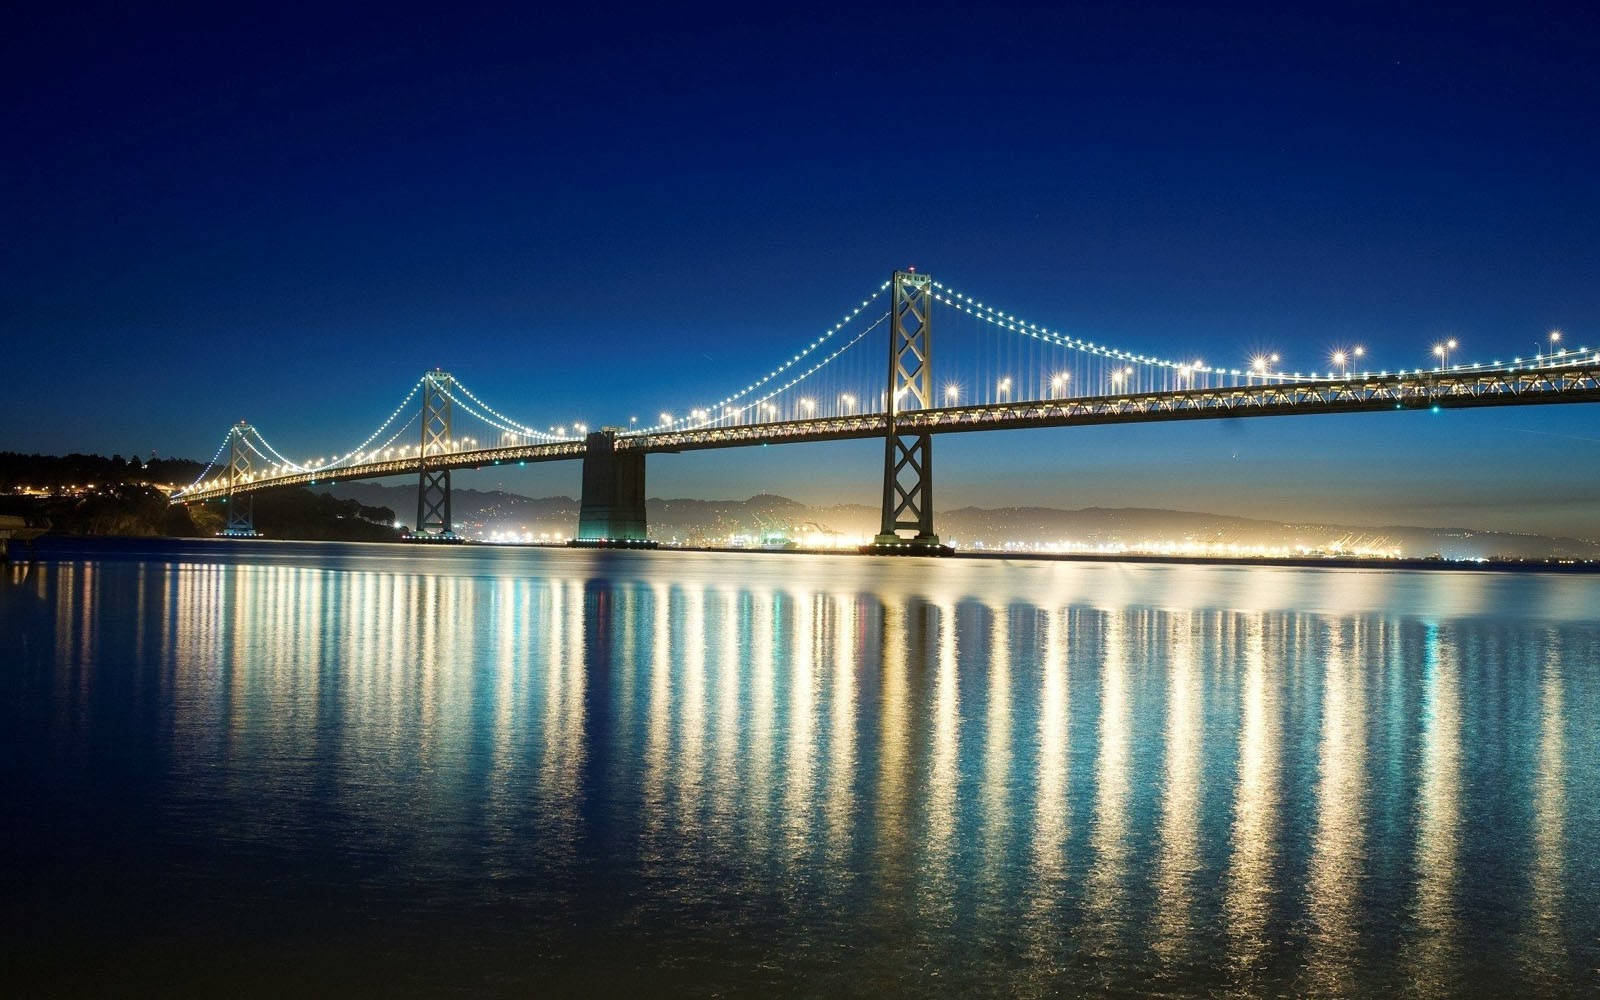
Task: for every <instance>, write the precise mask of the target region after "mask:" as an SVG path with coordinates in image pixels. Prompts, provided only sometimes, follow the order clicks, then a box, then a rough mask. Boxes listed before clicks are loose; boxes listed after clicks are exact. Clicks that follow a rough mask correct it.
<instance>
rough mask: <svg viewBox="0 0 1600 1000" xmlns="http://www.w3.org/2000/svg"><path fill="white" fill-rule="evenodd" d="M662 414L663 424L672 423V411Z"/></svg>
mask: <svg viewBox="0 0 1600 1000" xmlns="http://www.w3.org/2000/svg"><path fill="white" fill-rule="evenodd" d="M660 416H661V422H662V423H663V424H670V423H672V414H670V413H663V414H661V415H660Z"/></svg>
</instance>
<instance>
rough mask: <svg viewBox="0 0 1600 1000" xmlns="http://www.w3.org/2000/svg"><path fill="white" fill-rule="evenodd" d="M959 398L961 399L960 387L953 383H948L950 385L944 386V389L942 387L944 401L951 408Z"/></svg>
mask: <svg viewBox="0 0 1600 1000" xmlns="http://www.w3.org/2000/svg"><path fill="white" fill-rule="evenodd" d="M960 398H961V387H960V386H959V385H956V384H955V383H954V382H950V383H948V384H946V385H945V387H944V401H945V402H946V403H948V404H950V405H951V406H954V405H955V404H956V402H957V401H958V400H959V399H960Z"/></svg>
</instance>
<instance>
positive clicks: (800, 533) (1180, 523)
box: [330, 483, 1600, 559]
mask: <svg viewBox="0 0 1600 1000" xmlns="http://www.w3.org/2000/svg"><path fill="white" fill-rule="evenodd" d="M330 490H331V492H332V493H333V494H334V495H335V496H339V497H345V498H349V499H352V500H357V501H359V502H360V503H362V504H364V505H366V506H369V507H389V508H392V509H393V510H395V511H396V512H397V516H398V517H399V519H400V520H401V521H405V522H409V521H410V520H411V519H412V518H414V517H415V516H416V509H417V490H416V487H415V486H383V485H378V484H376V483H343V484H339V485H338V486H334V487H331V488H330ZM451 507H452V513H453V516H454V518H455V521H456V530H457V531H458V532H461V533H463V534H466V535H468V536H477V535H480V534H482V535H485V536H487V535H489V534H491V533H493V532H495V531H500V532H513V533H516V534H518V535H520V534H522V533H524V532H526V533H528V534H530V535H531V536H532V537H535V538H537V537H539V536H540V535H541V534H543V535H545V536H546V537H549V538H555V537H557V536H560V537H563V538H570V537H572V536H573V535H574V534H575V533H576V532H577V530H578V509H579V502H578V501H577V500H575V499H573V498H572V497H565V496H560V497H526V496H522V495H520V494H517V493H507V492H504V491H500V490H493V491H483V490H466V489H458V490H456V491H455V492H454V494H453V496H452V499H451ZM646 516H647V517H648V519H649V524H650V534H651V535H652V536H653V537H655V538H660V539H665V540H676V541H679V542H683V543H686V544H718V543H725V542H726V541H727V540H728V538H729V537H730V536H734V535H748V536H760V535H762V534H765V533H768V532H777V533H782V534H786V535H789V536H790V537H795V538H800V537H806V536H816V535H829V534H833V535H837V536H843V537H847V538H859V537H867V536H871V535H872V534H873V533H875V532H876V531H877V529H878V509H877V508H876V507H872V506H867V505H865V504H840V505H835V506H828V507H811V506H808V505H806V504H802V503H800V502H798V501H796V500H791V499H789V498H787V497H781V496H773V495H770V494H761V495H758V496H753V497H751V498H749V499H748V500H689V499H671V500H663V499H651V500H649V501H648V502H647V504H646ZM938 527H939V533H940V535H941V536H942V537H943V538H945V539H946V540H948V541H950V542H951V543H953V544H956V545H959V546H962V547H964V548H976V547H980V546H981V547H984V548H1000V547H1003V546H1005V545H1006V544H1007V543H1021V544H1025V545H1032V544H1035V543H1039V544H1050V543H1070V544H1073V545H1078V546H1088V547H1094V546H1106V547H1116V546H1128V547H1131V548H1148V547H1150V546H1151V545H1153V544H1158V543H1162V542H1172V541H1178V542H1185V541H1187V542H1196V543H1206V544H1220V545H1240V546H1267V547H1272V548H1290V549H1294V548H1301V547H1303V548H1307V549H1313V550H1320V551H1326V550H1328V549H1332V548H1334V547H1343V548H1344V549H1346V550H1351V549H1381V550H1398V551H1399V553H1400V554H1401V555H1403V556H1406V557H1409V558H1425V557H1427V556H1430V555H1434V554H1438V555H1441V556H1443V557H1445V558H1447V559H1476V558H1490V557H1495V556H1501V557H1506V558H1550V557H1555V558H1575V559H1596V558H1600V540H1597V539H1576V538H1553V537H1549V536H1545V535H1534V534H1515V533H1510V532H1496V531H1477V530H1474V529H1469V528H1446V529H1436V528H1420V527H1415V526H1405V525H1393V526H1381V527H1358V526H1352V525H1341V524H1316V523H1290V522H1280V521H1266V520H1260V519H1254V518H1244V517H1230V516H1227V515H1222V514H1208V513H1201V512H1195V511H1179V510H1156V509H1148V508H1138V507H1121V508H1119V507H1086V508H1083V509H1081V510H1061V509H1057V508H1053V507H1000V508H983V507H960V508H955V509H952V510H941V511H939V514H938Z"/></svg>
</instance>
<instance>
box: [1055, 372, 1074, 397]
mask: <svg viewBox="0 0 1600 1000" xmlns="http://www.w3.org/2000/svg"><path fill="white" fill-rule="evenodd" d="M1070 378H1072V376H1071V375H1069V374H1068V373H1066V372H1056V373H1055V375H1053V376H1052V377H1051V378H1050V391H1051V392H1060V391H1061V390H1062V389H1065V388H1066V387H1067V380H1068V379H1070Z"/></svg>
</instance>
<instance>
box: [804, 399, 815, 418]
mask: <svg viewBox="0 0 1600 1000" xmlns="http://www.w3.org/2000/svg"><path fill="white" fill-rule="evenodd" d="M800 409H802V410H804V411H805V412H806V416H808V417H809V416H810V415H811V414H813V413H815V412H817V401H816V400H814V399H810V398H807V399H802V400H800Z"/></svg>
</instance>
